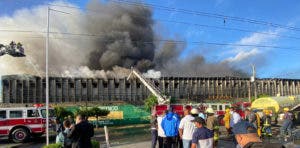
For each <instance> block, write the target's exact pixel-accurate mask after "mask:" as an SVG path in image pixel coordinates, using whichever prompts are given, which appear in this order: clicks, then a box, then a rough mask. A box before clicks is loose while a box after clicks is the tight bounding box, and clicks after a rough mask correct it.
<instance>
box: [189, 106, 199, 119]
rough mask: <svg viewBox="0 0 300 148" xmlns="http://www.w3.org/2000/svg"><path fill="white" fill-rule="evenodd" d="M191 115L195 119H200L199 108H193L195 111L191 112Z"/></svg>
mask: <svg viewBox="0 0 300 148" xmlns="http://www.w3.org/2000/svg"><path fill="white" fill-rule="evenodd" d="M191 115H192V116H193V117H198V116H199V110H198V109H197V108H193V109H192V110H191Z"/></svg>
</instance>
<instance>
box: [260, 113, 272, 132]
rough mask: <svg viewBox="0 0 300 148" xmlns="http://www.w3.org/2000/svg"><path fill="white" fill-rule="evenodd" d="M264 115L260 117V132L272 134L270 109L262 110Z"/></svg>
mask: <svg viewBox="0 0 300 148" xmlns="http://www.w3.org/2000/svg"><path fill="white" fill-rule="evenodd" d="M263 112H264V115H263V117H262V122H263V128H262V132H263V135H264V136H272V130H271V121H272V120H271V111H270V110H267V109H266V110H264V111H263Z"/></svg>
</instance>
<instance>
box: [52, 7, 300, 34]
mask: <svg viewBox="0 0 300 148" xmlns="http://www.w3.org/2000/svg"><path fill="white" fill-rule="evenodd" d="M49 5H50V6H57V7H66V8H71V9H80V8H79V7H74V6H63V5H54V4H49ZM86 10H87V11H89V12H93V13H99V11H101V10H99V11H98V10H97V11H95V10H91V9H86ZM132 16H134V17H138V18H141V19H145V18H144V17H140V16H136V15H132ZM153 20H157V21H162V22H169V23H176V24H182V25H193V26H197V27H205V28H213V29H221V30H232V31H239V32H247V33H257V34H263V35H270V36H277V37H283V38H290V39H296V40H300V37H295V36H288V35H278V34H276V33H268V32H259V31H253V30H247V29H241V28H232V27H220V26H213V25H206V24H198V23H190V22H184V21H175V20H164V19H153Z"/></svg>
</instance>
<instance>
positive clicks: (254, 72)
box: [250, 64, 257, 99]
mask: <svg viewBox="0 0 300 148" xmlns="http://www.w3.org/2000/svg"><path fill="white" fill-rule="evenodd" d="M251 67H252V76H251V80H250V81H251V82H252V83H253V86H254V99H257V91H256V81H255V79H256V70H255V65H253V64H251Z"/></svg>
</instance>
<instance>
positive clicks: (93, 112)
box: [89, 107, 109, 117]
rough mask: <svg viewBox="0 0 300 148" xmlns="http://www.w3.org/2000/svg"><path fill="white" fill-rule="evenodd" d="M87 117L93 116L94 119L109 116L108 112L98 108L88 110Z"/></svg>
mask: <svg viewBox="0 0 300 148" xmlns="http://www.w3.org/2000/svg"><path fill="white" fill-rule="evenodd" d="M89 112H90V113H89V115H90V116H95V117H100V116H107V115H108V114H109V110H103V109H100V108H98V107H93V108H91V109H89Z"/></svg>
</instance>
